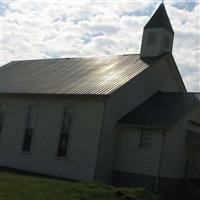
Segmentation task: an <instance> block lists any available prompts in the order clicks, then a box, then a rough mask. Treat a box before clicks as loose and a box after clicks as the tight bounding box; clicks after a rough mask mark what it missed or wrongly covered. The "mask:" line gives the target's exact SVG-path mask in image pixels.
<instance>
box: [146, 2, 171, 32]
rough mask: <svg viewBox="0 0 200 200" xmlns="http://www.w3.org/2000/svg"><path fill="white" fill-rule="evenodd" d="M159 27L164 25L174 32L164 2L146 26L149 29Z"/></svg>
mask: <svg viewBox="0 0 200 200" xmlns="http://www.w3.org/2000/svg"><path fill="white" fill-rule="evenodd" d="M158 27H164V28H166V29H167V30H168V31H170V32H172V33H174V31H173V28H172V25H171V23H170V20H169V17H168V15H167V12H166V9H165V6H164V4H163V3H161V4H160V6H159V8H158V9H157V10H156V12H155V13H154V15H153V16H152V17H151V19H150V20H149V21H148V23H147V24H146V25H145V27H144V28H145V29H149V28H158Z"/></svg>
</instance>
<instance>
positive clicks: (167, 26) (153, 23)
mask: <svg viewBox="0 0 200 200" xmlns="http://www.w3.org/2000/svg"><path fill="white" fill-rule="evenodd" d="M173 39H174V31H173V28H172V26H171V23H170V20H169V17H168V15H167V12H166V10H165V6H164V4H163V3H161V4H160V6H159V7H158V9H157V10H156V12H155V13H154V14H153V16H152V17H151V19H150V20H149V21H148V23H147V24H146V25H145V27H144V31H143V38H142V46H141V53H140V55H141V57H156V56H160V55H162V54H164V53H171V52H172V47H173Z"/></svg>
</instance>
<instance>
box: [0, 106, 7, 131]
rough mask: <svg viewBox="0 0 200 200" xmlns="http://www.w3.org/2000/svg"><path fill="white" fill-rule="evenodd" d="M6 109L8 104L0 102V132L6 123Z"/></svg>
mask: <svg viewBox="0 0 200 200" xmlns="http://www.w3.org/2000/svg"><path fill="white" fill-rule="evenodd" d="M5 110H6V106H5V105H4V104H0V133H1V131H2V127H3V123H4V118H5Z"/></svg>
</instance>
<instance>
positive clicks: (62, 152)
mask: <svg viewBox="0 0 200 200" xmlns="http://www.w3.org/2000/svg"><path fill="white" fill-rule="evenodd" d="M71 121H72V108H70V107H66V108H65V109H64V114H63V120H62V128H61V133H60V138H59V146H58V152H57V156H59V157H65V156H66V155H67V147H68V139H69V133H70V129H71Z"/></svg>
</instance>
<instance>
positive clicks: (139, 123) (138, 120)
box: [118, 92, 200, 129]
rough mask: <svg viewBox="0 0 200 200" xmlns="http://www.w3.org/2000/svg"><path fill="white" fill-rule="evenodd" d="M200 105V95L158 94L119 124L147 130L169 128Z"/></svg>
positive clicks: (122, 119)
mask: <svg viewBox="0 0 200 200" xmlns="http://www.w3.org/2000/svg"><path fill="white" fill-rule="evenodd" d="M199 103H200V93H176V92H174V93H173V92H172V93H168V92H166V93H164V92H158V93H156V94H155V95H153V96H152V97H151V98H149V99H148V100H146V101H145V102H144V103H142V104H141V105H140V106H138V107H137V108H136V109H135V110H133V111H131V112H130V113H128V114H127V115H126V116H124V117H123V118H121V119H120V120H119V121H118V123H119V124H121V125H131V126H136V127H147V128H160V129H162V128H169V127H170V126H172V125H174V124H175V123H176V121H177V120H179V119H180V118H181V117H182V116H183V115H184V114H186V113H187V112H188V111H190V110H191V109H192V108H193V107H194V106H196V105H197V104H199Z"/></svg>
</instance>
